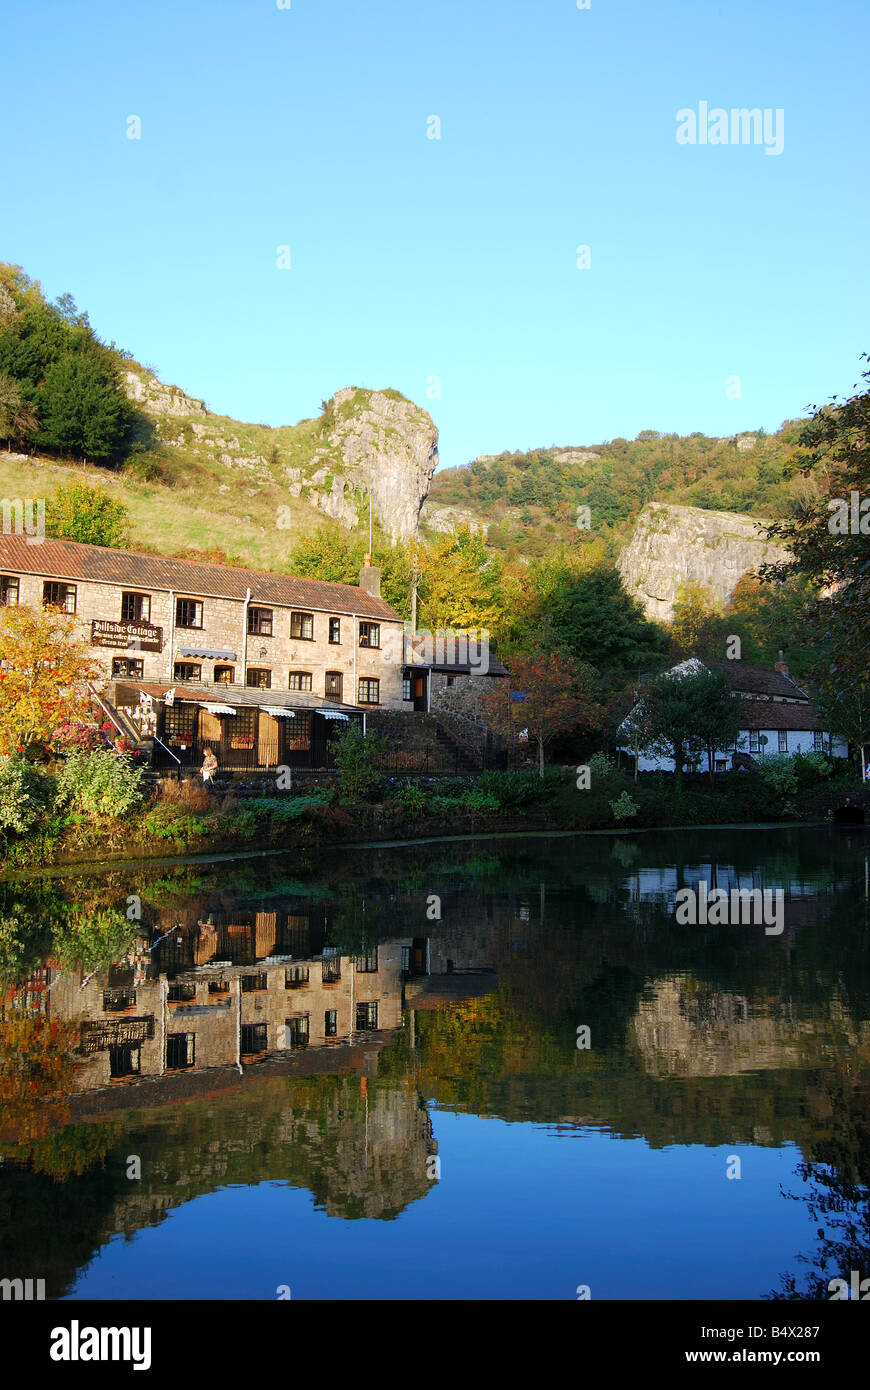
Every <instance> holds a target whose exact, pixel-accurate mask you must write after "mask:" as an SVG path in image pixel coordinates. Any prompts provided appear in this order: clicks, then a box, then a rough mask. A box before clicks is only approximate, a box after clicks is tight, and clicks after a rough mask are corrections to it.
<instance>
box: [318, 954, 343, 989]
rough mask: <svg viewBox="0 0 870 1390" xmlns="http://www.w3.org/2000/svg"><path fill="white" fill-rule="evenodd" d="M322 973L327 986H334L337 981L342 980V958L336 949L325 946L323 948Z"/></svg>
mask: <svg viewBox="0 0 870 1390" xmlns="http://www.w3.org/2000/svg"><path fill="white" fill-rule="evenodd" d="M320 973H321V977H322V979H323V983H324V984H325V985H334V984H335V983H336V981H337V980H340V979H341V956H340V955H339V954H338V952H337V951H336V949H335V947H330V946H325V947H324V948H323V961H322V964H321V967H320Z"/></svg>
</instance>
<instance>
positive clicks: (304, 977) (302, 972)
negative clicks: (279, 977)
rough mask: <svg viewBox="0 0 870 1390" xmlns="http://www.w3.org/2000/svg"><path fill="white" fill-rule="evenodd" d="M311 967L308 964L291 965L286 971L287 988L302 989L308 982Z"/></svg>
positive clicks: (285, 986) (285, 981)
mask: <svg viewBox="0 0 870 1390" xmlns="http://www.w3.org/2000/svg"><path fill="white" fill-rule="evenodd" d="M309 973H310V972H309V967H308V966H307V965H291V966H290V967H289V969H287V970H285V971H284V988H285V989H302V988H303V986H304V985H307V984H308V980H309Z"/></svg>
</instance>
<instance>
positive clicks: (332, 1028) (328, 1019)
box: [323, 1009, 338, 1038]
mask: <svg viewBox="0 0 870 1390" xmlns="http://www.w3.org/2000/svg"><path fill="white" fill-rule="evenodd" d="M323 1031H324V1033H325V1035H326V1037H327V1038H334V1037H335V1036H336V1034H337V1033H338V1012H337V1010H336V1009H327V1010H326V1012H325V1014H324V1015H323Z"/></svg>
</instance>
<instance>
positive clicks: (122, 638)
mask: <svg viewBox="0 0 870 1390" xmlns="http://www.w3.org/2000/svg"><path fill="white" fill-rule="evenodd" d="M91 646H92V647H131V648H133V650H134V651H139V652H161V651H162V650H163V628H162V627H154V626H153V625H152V624H151V623H113V622H110V621H109V619H108V618H94V620H93V622H92V623H91Z"/></svg>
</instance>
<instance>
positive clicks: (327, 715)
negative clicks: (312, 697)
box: [315, 709, 348, 722]
mask: <svg viewBox="0 0 870 1390" xmlns="http://www.w3.org/2000/svg"><path fill="white" fill-rule="evenodd" d="M315 714H320V715H322V716H323V718H324V719H344V720H345V722H347V718H348V716H347V715H346V714H339V712H338V710H334V709H318V710H315Z"/></svg>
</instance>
